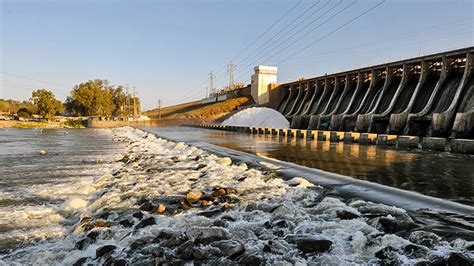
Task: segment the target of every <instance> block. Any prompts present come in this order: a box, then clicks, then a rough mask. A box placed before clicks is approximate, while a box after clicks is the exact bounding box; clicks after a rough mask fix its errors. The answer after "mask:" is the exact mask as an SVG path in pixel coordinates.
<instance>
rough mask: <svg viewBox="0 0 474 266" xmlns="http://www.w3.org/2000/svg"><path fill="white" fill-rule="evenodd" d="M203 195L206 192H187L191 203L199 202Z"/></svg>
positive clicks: (187, 197)
mask: <svg viewBox="0 0 474 266" xmlns="http://www.w3.org/2000/svg"><path fill="white" fill-rule="evenodd" d="M203 195H204V193H202V192H201V191H198V190H190V191H188V192H187V193H186V199H187V200H188V201H189V202H190V203H195V202H198V201H199V200H200V199H201V198H202V196H203Z"/></svg>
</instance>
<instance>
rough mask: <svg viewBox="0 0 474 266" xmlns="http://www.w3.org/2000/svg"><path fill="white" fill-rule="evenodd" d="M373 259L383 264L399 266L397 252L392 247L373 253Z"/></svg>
mask: <svg viewBox="0 0 474 266" xmlns="http://www.w3.org/2000/svg"><path fill="white" fill-rule="evenodd" d="M375 257H376V258H378V259H380V260H381V261H382V262H383V264H388V265H395V264H397V265H398V264H400V263H399V259H398V254H397V250H396V249H395V248H393V247H390V246H388V247H384V248H382V249H380V250H379V251H377V252H375Z"/></svg>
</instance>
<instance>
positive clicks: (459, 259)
mask: <svg viewBox="0 0 474 266" xmlns="http://www.w3.org/2000/svg"><path fill="white" fill-rule="evenodd" d="M446 261H447V264H448V265H453V266H454V265H459V266H464V265H466V266H468V265H474V261H472V260H471V259H470V258H469V257H468V256H466V255H464V254H462V253H457V252H453V253H451V254H449V256H448V259H447V260H446Z"/></svg>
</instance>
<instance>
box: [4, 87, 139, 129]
mask: <svg viewBox="0 0 474 266" xmlns="http://www.w3.org/2000/svg"><path fill="white" fill-rule="evenodd" d="M8 101H10V102H12V100H7V101H5V100H0V111H2V112H6V110H5V109H9V111H10V112H11V104H10V103H9V102H8ZM13 102H15V101H13ZM133 102H135V106H137V113H139V112H140V100H139V98H138V97H133V96H132V95H130V94H129V93H126V92H125V90H124V87H123V86H122V85H119V86H114V85H111V84H110V83H109V82H108V81H107V80H100V79H96V80H89V81H87V82H84V83H81V84H79V85H75V86H74V87H73V88H72V90H71V93H70V96H68V97H67V99H66V101H65V102H64V103H62V102H61V101H59V100H57V99H56V97H55V95H54V93H53V92H52V91H50V90H48V89H38V90H35V91H33V92H32V97H31V99H30V100H29V102H27V103H23V104H22V105H21V106H22V107H20V108H17V110H16V112H17V113H18V112H20V111H23V112H29V113H34V114H39V115H40V116H42V117H43V118H46V119H48V120H51V119H52V118H53V117H54V116H55V115H59V114H65V115H73V116H117V117H120V116H127V115H130V114H133V110H132V109H131V108H132V106H133ZM2 103H3V104H2ZM7 105H8V106H7ZM16 106H19V104H16Z"/></svg>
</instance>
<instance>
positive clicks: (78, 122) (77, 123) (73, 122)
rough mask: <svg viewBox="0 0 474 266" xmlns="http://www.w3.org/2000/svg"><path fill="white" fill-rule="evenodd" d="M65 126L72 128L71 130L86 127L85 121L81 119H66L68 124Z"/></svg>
mask: <svg viewBox="0 0 474 266" xmlns="http://www.w3.org/2000/svg"><path fill="white" fill-rule="evenodd" d="M64 124H65V125H66V126H67V127H71V128H83V127H85V125H84V121H83V120H82V119H81V118H78V119H72V118H68V119H66V122H65V123H64Z"/></svg>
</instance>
